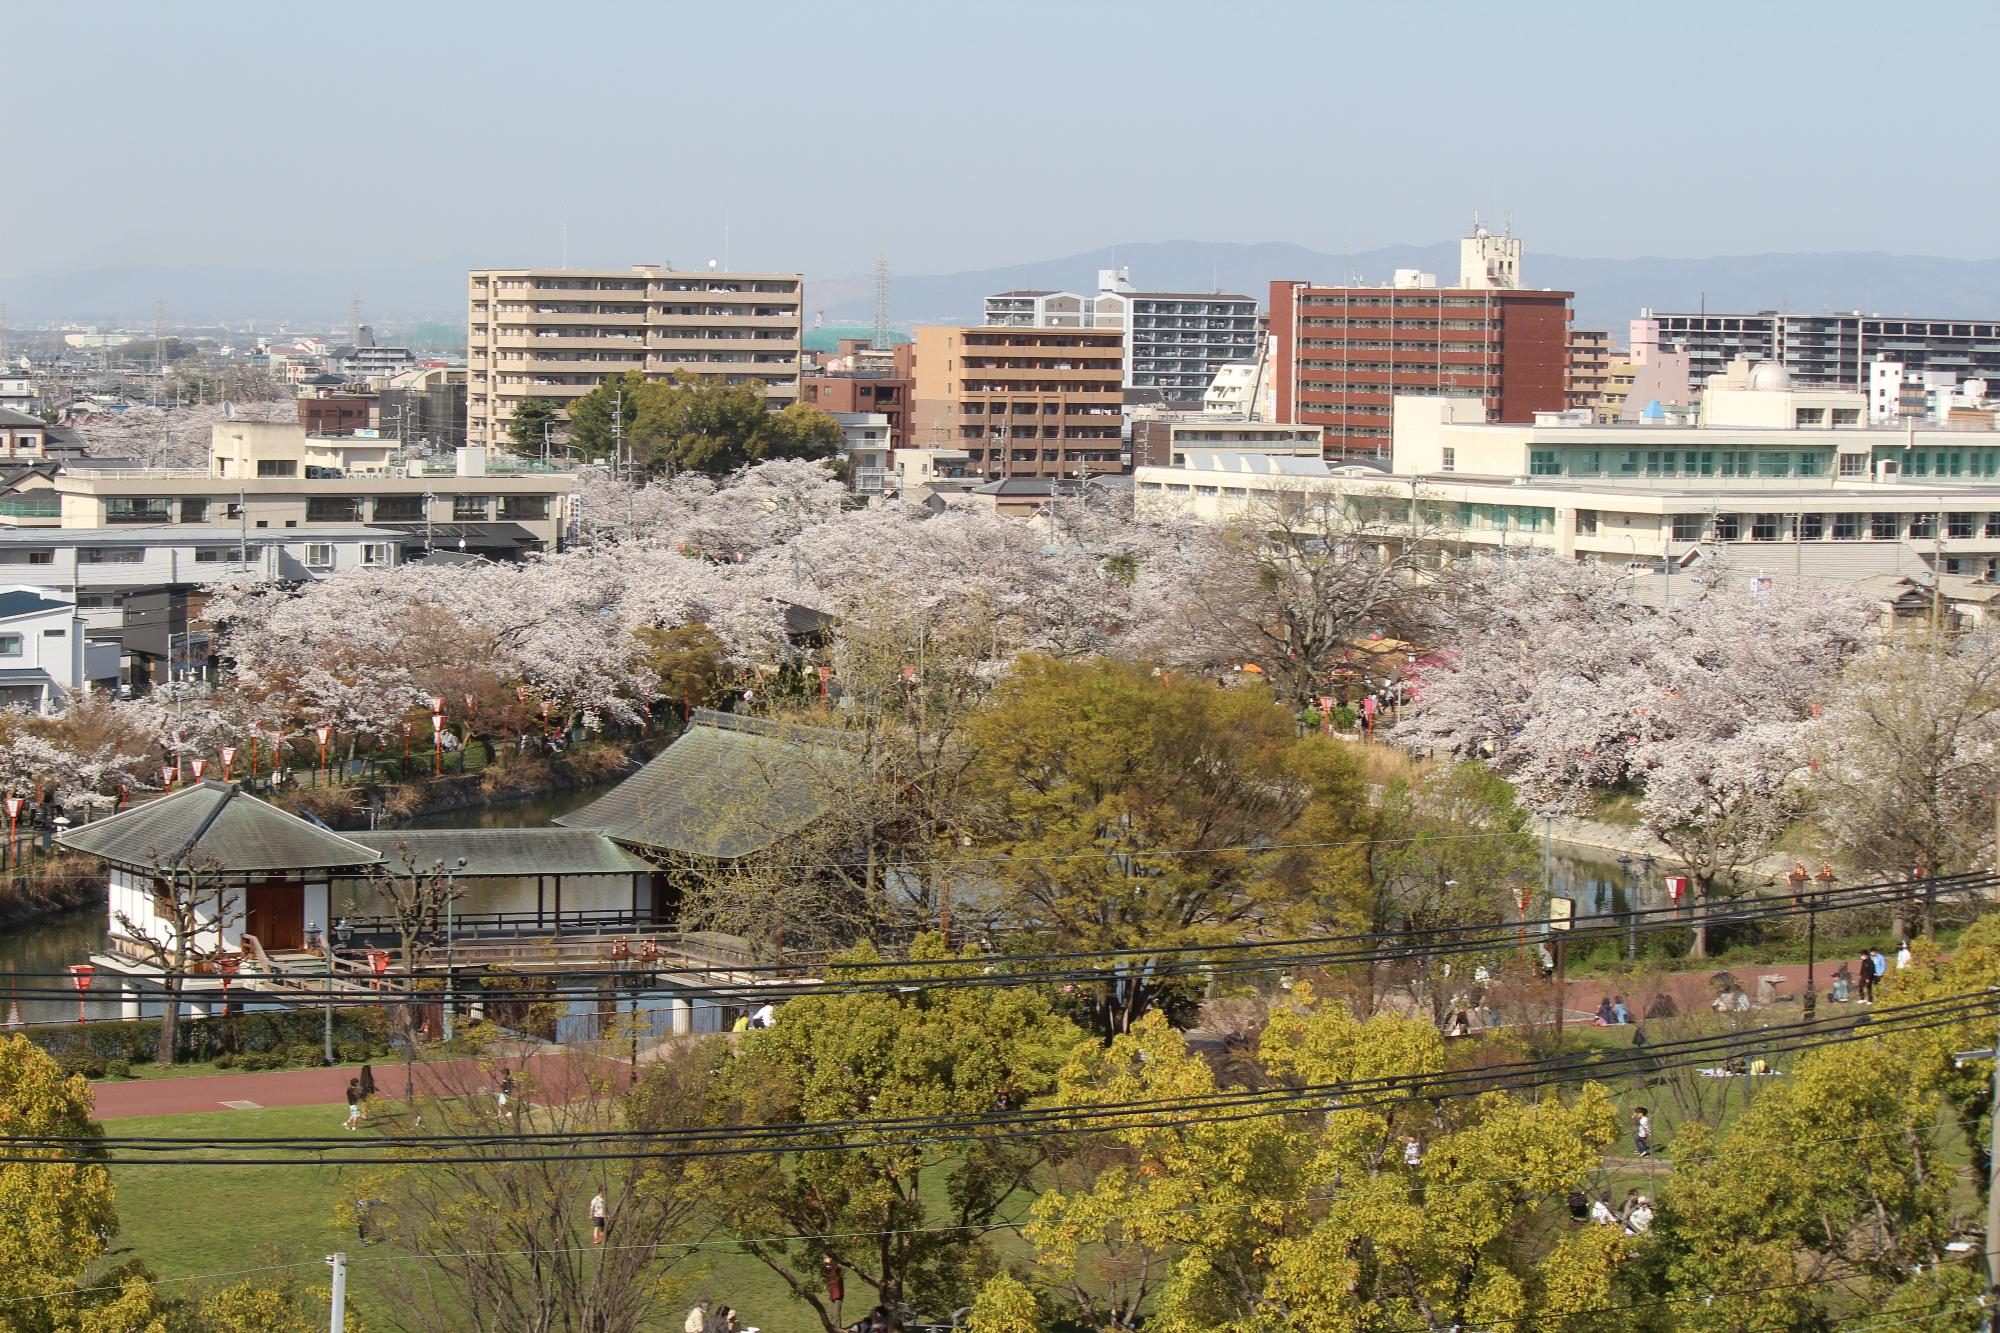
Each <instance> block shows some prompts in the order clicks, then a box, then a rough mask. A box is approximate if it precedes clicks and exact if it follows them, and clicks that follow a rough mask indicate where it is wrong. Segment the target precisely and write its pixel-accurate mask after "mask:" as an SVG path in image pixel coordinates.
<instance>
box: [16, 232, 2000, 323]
mask: <svg viewBox="0 0 2000 1333" xmlns="http://www.w3.org/2000/svg"><path fill="white" fill-rule="evenodd" d="M1121 264H1122V265H1129V266H1130V268H1131V277H1132V282H1133V285H1134V286H1136V287H1138V288H1140V289H1141V290H1152V291H1214V290H1222V291H1234V292H1239V293H1241V294H1243V295H1247V296H1253V297H1255V298H1257V300H1258V301H1259V303H1260V304H1264V303H1268V301H1269V299H1270V284H1271V282H1272V281H1273V280H1274V279H1275V280H1294V279H1296V280H1303V281H1308V282H1316V283H1342V282H1356V281H1358V282H1361V283H1365V284H1374V283H1381V282H1386V281H1387V280H1388V278H1389V276H1390V274H1391V273H1392V272H1393V271H1394V270H1395V269H1398V268H1418V269H1424V270H1427V271H1429V272H1433V273H1436V274H1437V275H1438V278H1439V280H1440V281H1443V282H1446V283H1449V282H1451V281H1452V280H1453V279H1454V277H1455V275H1456V273H1457V271H1458V246H1457V242H1456V241H1443V242H1437V243H1434V244H1428V245H1393V246H1383V247H1379V248H1376V249H1372V250H1360V251H1351V252H1331V251H1321V250H1314V249H1311V248H1309V247H1307V246H1303V245H1299V244H1296V243H1293V242H1289V241H1259V242H1237V241H1187V240H1178V241H1143V242H1128V243H1122V244H1118V245H1107V246H1101V247H1099V248H1097V249H1094V250H1086V251H1082V252H1080V253H1077V254H1073V255H1065V256H1061V257H1057V258H1052V259H1040V260H1033V261H1028V262H1023V263H1016V264H1004V265H995V266H991V267H987V268H980V269H969V270H964V271H960V272H956V273H936V274H915V275H909V276H895V275H893V274H892V276H891V280H890V315H891V319H892V320H893V322H895V323H896V324H897V325H899V326H902V327H909V326H911V325H913V324H923V323H946V322H953V321H976V320H977V319H979V317H980V314H981V302H982V300H983V298H984V297H985V296H986V295H987V294H988V293H989V292H996V291H1005V290H1008V289H1011V288H1022V287H1029V288H1033V287H1048V288H1056V289H1062V290H1071V291H1089V290H1092V289H1093V288H1094V287H1095V285H1096V282H1097V270H1099V269H1100V268H1113V267H1117V266H1119V265H1121ZM467 266H468V265H467V264H466V262H465V261H464V260H463V259H462V258H461V259H457V260H453V259H440V260H438V261H436V262H434V263H428V264H414V263H399V264H394V265H383V266H375V267H364V266H352V267H344V268H338V269H329V270H323V271H318V272H304V271H297V270H279V269H271V268H263V267H252V266H233V265H193V266H188V267H184V268H168V267H163V266H157V265H126V266H115V267H99V268H89V269H78V270H73V271H70V272H65V273H56V274H43V275H37V276H24V277H13V278H0V304H4V305H5V306H7V307H8V309H9V312H10V315H11V317H12V319H13V320H14V321H16V322H17V323H20V324H35V323H42V322H48V321H55V320H65V321H70V322H77V323H94V324H100V325H110V324H118V323H122V324H124V325H125V326H127V327H134V326H136V327H147V326H149V325H150V324H151V323H152V318H153V311H154V308H155V305H156V303H160V304H164V305H165V307H166V312H167V318H168V321H169V323H171V324H175V325H183V324H191V323H208V322H224V323H237V322H242V321H250V320H262V321H277V320H283V321H289V322H293V323H308V322H310V323H312V324H315V325H317V324H329V325H337V324H341V323H344V322H345V320H346V317H347V311H348V303H349V301H350V299H351V298H352V297H353V296H354V295H355V294H357V293H359V294H360V296H361V298H362V301H363V311H364V313H363V318H364V319H367V320H371V321H379V322H388V321H395V320H407V319H419V318H422V319H444V320H447V321H450V322H456V321H458V320H460V319H462V318H463V317H464V290H465V289H464V271H465V268H466V267H467ZM1522 275H1523V277H1524V278H1525V279H1526V280H1527V282H1528V283H1529V284H1530V285H1531V286H1536V287H1551V288H1558V289H1565V290H1570V291H1574V292H1575V293H1576V324H1577V326H1578V327H1580V328H1605V329H1609V330H1610V331H1611V333H1612V337H1613V340H1614V341H1615V342H1623V340H1624V337H1625V329H1626V322H1627V321H1628V320H1630V319H1631V318H1632V317H1634V316H1635V315H1637V314H1638V313H1639V311H1640V309H1641V308H1642V307H1651V308H1653V309H1656V310H1693V309H1697V308H1700V307H1703V306H1705V307H1706V308H1707V309H1710V310H1723V311H1757V310H1792V311H1812V312H1816V311H1821V310H1828V309H1832V310H1856V309H1858V310H1861V311H1863V312H1867V313H1879V314H1883V315H1891V316H1894V315H1912V316H1919V317H1922V316H1930V317H1938V318H1951V319H1962V318H2000V258H1997V259H1950V258H1944V257H1940V256H1934V255H1901V254H1895V253H1892V252H1888V251H1836V252H1817V253H1815V252H1807V251H1777V252H1769V253H1764V254H1753V255H1716V256H1708V257H1700V258H1679V257H1673V256H1658V255H1647V256H1638V257H1634V258H1628V259H1603V258H1589V257H1576V256H1566V255H1554V254H1540V253H1537V252H1535V251H1533V250H1530V251H1529V252H1528V253H1527V254H1526V256H1525V257H1524V259H1523V261H1522ZM806 312H807V319H808V323H811V322H812V321H813V320H814V319H815V318H818V319H824V320H825V321H828V322H833V321H844V320H860V321H862V322H864V323H865V322H871V321H872V320H873V319H874V313H875V289H874V278H873V276H872V275H871V274H866V273H859V274H852V275H848V276H843V277H833V278H814V277H812V276H811V275H807V279H806Z"/></svg>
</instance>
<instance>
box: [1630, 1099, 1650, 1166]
mask: <svg viewBox="0 0 2000 1333" xmlns="http://www.w3.org/2000/svg"><path fill="white" fill-rule="evenodd" d="M1632 1141H1633V1142H1634V1143H1636V1144H1637V1145H1638V1147H1639V1156H1641V1157H1651V1156H1652V1155H1653V1117H1652V1116H1650V1115H1648V1114H1646V1108H1645V1107H1643V1106H1642V1107H1640V1108H1639V1109H1638V1110H1636V1111H1634V1112H1633V1113H1632Z"/></svg>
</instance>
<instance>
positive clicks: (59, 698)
mask: <svg viewBox="0 0 2000 1333" xmlns="http://www.w3.org/2000/svg"><path fill="white" fill-rule="evenodd" d="M118 666H119V664H118V645H117V644H115V643H111V642H108V641H104V640H94V639H91V638H90V637H89V635H88V634H87V633H86V631H85V628H84V622H83V619H82V617H81V616H80V615H79V614H78V613H77V608H76V600H75V595H74V594H73V593H65V592H57V591H54V590H52V589H44V588H37V587H31V586H27V585H19V584H17V585H13V586H0V708H26V709H31V710H33V711H34V712H37V713H47V712H52V711H54V710H55V709H56V708H58V707H60V706H61V705H62V702H63V700H65V699H66V698H68V697H69V696H70V695H72V694H75V693H78V692H80V691H83V692H87V691H89V690H92V689H111V690H115V689H117V688H118Z"/></svg>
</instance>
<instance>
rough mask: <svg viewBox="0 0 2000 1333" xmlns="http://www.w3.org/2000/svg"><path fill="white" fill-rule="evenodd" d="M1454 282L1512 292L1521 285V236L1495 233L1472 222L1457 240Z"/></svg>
mask: <svg viewBox="0 0 2000 1333" xmlns="http://www.w3.org/2000/svg"><path fill="white" fill-rule="evenodd" d="M1458 285H1459V286H1460V287H1461V288H1465V289H1468V290H1471V291H1513V290H1515V289H1516V288H1518V287H1519V286H1520V285H1521V238H1520V237H1518V236H1514V235H1512V234H1509V235H1505V236H1495V235H1494V234H1493V233H1492V232H1490V231H1488V230H1486V228H1484V227H1482V226H1480V225H1479V223H1478V222H1477V221H1476V220H1475V221H1474V222H1473V224H1472V235H1470V236H1467V237H1465V238H1464V239H1463V240H1461V241H1460V242H1459V243H1458Z"/></svg>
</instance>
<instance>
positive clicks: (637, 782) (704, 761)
mask: <svg viewBox="0 0 2000 1333" xmlns="http://www.w3.org/2000/svg"><path fill="white" fill-rule="evenodd" d="M860 768H861V761H860V759H859V758H858V757H857V756H856V755H855V754H854V752H853V751H852V750H851V749H849V748H848V746H847V745H846V744H845V742H844V740H843V738H842V736H841V734H840V733H839V732H835V731H831V730H826V729H822V728H817V727H800V726H794V725H791V724H789V723H783V722H773V721H769V720H766V719H763V718H752V717H739V716H737V715H736V714H734V713H716V712H711V711H709V710H708V709H705V708H697V709H695V710H694V715H693V717H692V718H691V719H690V720H689V725H688V729H687V730H686V731H684V732H682V733H681V735H680V738H679V739H677V740H676V741H675V742H674V743H673V744H672V745H669V746H668V747H667V748H666V749H664V750H662V751H660V753H659V754H658V755H655V756H654V757H653V759H652V761H651V762H649V763H648V764H647V765H646V766H645V767H644V768H642V769H640V770H639V771H638V772H637V773H634V774H633V775H632V776H631V777H629V778H627V779H625V781H623V782H621V783H619V784H618V785H617V786H616V787H614V788H612V790H611V792H610V794H608V795H606V796H604V797H602V798H601V799H599V800H596V801H593V802H592V803H591V804H589V805H587V806H585V807H583V809H581V810H576V811H572V812H571V813H569V814H567V815H563V816H561V817H560V818H559V819H557V820H556V822H557V823H558V824H562V825H565V826H567V827H570V828H585V829H596V830H598V831H599V832H601V833H603V834H604V836H605V837H607V838H615V839H617V840H618V841H619V842H623V843H629V844H631V845H633V846H635V847H643V848H648V849H655V850H659V851H668V852H681V853H684V854H686V855H689V856H699V857H704V858H708V859H711V860H720V861H727V860H734V859H736V858H737V857H742V856H748V855H750V854H751V853H752V852H759V851H762V850H764V849H765V848H767V847H769V846H771V845H772V844H773V843H776V842H779V841H781V840H782V839H784V838H788V837H790V836H791V835H792V834H794V833H797V832H798V831H799V830H800V829H802V828H804V827H805V826H806V825H808V824H810V823H812V822H813V821H814V820H816V819H818V818H819V817H820V816H821V815H823V814H825V813H826V811H827V810H828V808H829V807H830V806H831V804H832V801H833V799H834V795H835V793H836V792H837V791H838V790H840V789H841V788H842V787H846V786H851V785H852V784H853V782H854V780H855V779H856V778H857V777H859V775H860Z"/></svg>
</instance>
